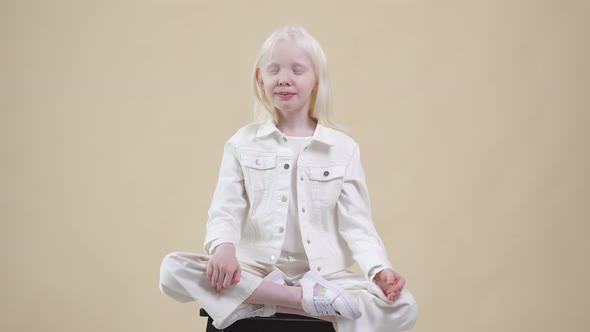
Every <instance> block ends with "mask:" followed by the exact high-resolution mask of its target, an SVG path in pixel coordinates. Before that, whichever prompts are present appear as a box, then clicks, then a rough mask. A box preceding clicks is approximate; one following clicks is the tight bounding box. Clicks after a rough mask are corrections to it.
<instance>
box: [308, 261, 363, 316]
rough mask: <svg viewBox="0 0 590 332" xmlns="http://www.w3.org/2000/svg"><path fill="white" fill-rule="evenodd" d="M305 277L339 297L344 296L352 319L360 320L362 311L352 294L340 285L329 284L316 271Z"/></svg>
mask: <svg viewBox="0 0 590 332" xmlns="http://www.w3.org/2000/svg"><path fill="white" fill-rule="evenodd" d="M305 275H306V276H307V277H308V278H309V279H311V280H313V281H315V282H317V283H318V284H320V285H322V286H324V287H326V288H328V289H330V290H331V291H334V292H336V293H337V294H338V296H339V297H340V296H342V298H343V299H344V303H345V306H346V307H347V308H346V309H348V312H349V314H350V318H351V319H358V318H360V317H361V316H362V314H361V312H360V310H359V309H358V306H357V304H356V302H355V301H354V298H353V297H352V296H350V294H348V292H347V291H346V289H344V288H342V287H340V286H339V285H336V284H335V283H332V282H329V281H328V280H326V279H324V277H322V276H321V275H320V274H319V273H317V272H315V271H311V270H310V271H308V272H307V273H306V274H305ZM341 315H342V313H341ZM342 317H345V316H342ZM346 318H349V317H346Z"/></svg>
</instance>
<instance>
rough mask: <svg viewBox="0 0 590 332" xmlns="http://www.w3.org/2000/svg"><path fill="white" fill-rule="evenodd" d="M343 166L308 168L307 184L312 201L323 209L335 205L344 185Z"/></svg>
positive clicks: (344, 168) (344, 167) (344, 169)
mask: <svg viewBox="0 0 590 332" xmlns="http://www.w3.org/2000/svg"><path fill="white" fill-rule="evenodd" d="M345 171H346V166H345V165H326V166H311V167H309V180H310V181H309V182H310V184H311V195H312V198H313V200H314V201H316V202H319V203H321V205H322V207H323V208H329V207H333V206H335V205H336V202H337V201H338V196H339V195H340V191H341V190H342V185H343V184H344V172H345Z"/></svg>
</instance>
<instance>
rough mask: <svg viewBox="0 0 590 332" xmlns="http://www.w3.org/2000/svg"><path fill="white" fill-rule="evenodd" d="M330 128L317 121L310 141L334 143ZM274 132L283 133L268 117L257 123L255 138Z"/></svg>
mask: <svg viewBox="0 0 590 332" xmlns="http://www.w3.org/2000/svg"><path fill="white" fill-rule="evenodd" d="M330 130H331V129H330V128H326V127H324V126H323V125H321V124H320V123H319V122H318V123H317V124H316V127H315V131H314V132H313V135H312V137H311V140H312V141H317V142H320V143H324V144H327V145H334V144H335V140H334V136H333V135H332V133H330ZM273 133H276V134H277V135H281V136H282V135H283V134H282V133H281V131H280V130H279V129H278V128H277V127H276V126H275V124H274V121H273V120H272V119H268V120H266V121H264V122H263V123H261V124H260V125H258V130H257V131H256V138H260V137H264V136H268V135H271V134H273Z"/></svg>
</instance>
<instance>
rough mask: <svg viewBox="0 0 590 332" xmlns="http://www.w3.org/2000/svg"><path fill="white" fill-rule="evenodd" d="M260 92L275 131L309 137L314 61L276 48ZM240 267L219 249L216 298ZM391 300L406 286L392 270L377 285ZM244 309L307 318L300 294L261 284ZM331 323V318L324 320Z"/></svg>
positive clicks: (210, 273) (213, 261) (288, 47)
mask: <svg viewBox="0 0 590 332" xmlns="http://www.w3.org/2000/svg"><path fill="white" fill-rule="evenodd" d="M256 78H257V81H258V84H260V87H261V88H262V89H264V92H265V95H266V96H267V98H268V100H269V102H270V103H271V105H272V106H273V107H274V108H275V109H276V110H277V114H278V118H279V119H278V122H277V125H276V126H277V128H278V129H279V130H280V131H281V132H283V133H285V134H286V135H289V136H301V137H305V136H311V135H312V134H313V132H314V130H315V126H316V121H315V120H314V119H312V118H310V117H309V104H310V100H311V95H312V92H314V91H316V90H317V88H318V82H317V78H316V76H315V73H314V71H313V64H312V62H311V59H310V58H309V56H308V55H307V53H305V52H304V51H302V50H301V49H299V48H298V47H297V46H296V44H295V43H294V42H292V41H288V40H282V41H279V42H277V43H276V45H275V47H274V48H273V52H272V54H271V55H270V57H269V59H268V61H267V62H266V63H264V64H261V66H260V68H258V69H257V71H256ZM241 272H242V271H241V268H240V264H239V262H238V260H237V258H236V253H235V246H234V245H233V244H232V243H222V244H220V245H218V246H217V247H216V248H215V250H214V252H213V254H212V255H211V258H210V260H209V263H208V265H207V271H206V274H207V278H208V279H209V281H210V282H211V287H212V288H214V289H215V290H216V291H217V292H221V291H222V290H223V289H225V288H228V287H231V286H233V285H235V284H237V283H238V282H240V275H241ZM373 282H375V283H376V284H377V285H378V286H379V288H381V290H382V291H383V293H384V294H385V296H386V297H387V299H389V300H390V301H395V300H397V299H398V298H399V296H400V294H401V291H402V289H403V288H404V285H405V283H406V280H405V278H404V277H403V276H401V275H400V274H399V273H397V272H395V271H394V270H392V269H389V268H388V269H385V270H382V271H380V272H379V273H377V274H376V275H375V278H374V279H373ZM245 303H255V304H274V305H276V306H277V312H282V313H290V314H298V315H304V316H307V315H308V314H307V313H305V312H304V311H303V307H302V300H301V288H300V287H297V286H285V285H279V284H276V283H273V282H271V281H267V280H263V281H262V283H261V284H260V286H258V288H257V289H256V290H255V291H254V292H253V293H252V295H251V296H250V297H249V298H247V299H246V301H245ZM320 318H322V319H325V320H329V321H333V319H334V318H333V317H320Z"/></svg>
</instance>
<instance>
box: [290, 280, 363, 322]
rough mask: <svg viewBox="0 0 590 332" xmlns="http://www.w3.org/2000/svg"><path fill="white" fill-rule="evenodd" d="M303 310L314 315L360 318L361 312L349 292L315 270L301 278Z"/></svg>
mask: <svg viewBox="0 0 590 332" xmlns="http://www.w3.org/2000/svg"><path fill="white" fill-rule="evenodd" d="M299 284H300V285H301V292H302V304H303V310H304V311H305V312H307V313H308V314H311V315H313V316H339V317H344V318H349V319H358V318H360V317H361V315H362V314H361V312H360V310H359V308H358V306H357V304H356V302H355V300H354V298H353V297H352V296H350V294H348V292H347V291H346V290H345V289H344V288H342V287H340V286H338V285H336V284H334V283H331V282H329V281H327V280H326V279H324V278H322V276H321V275H319V274H318V273H317V272H315V271H308V272H307V273H306V274H305V275H304V276H303V277H302V278H301V280H299Z"/></svg>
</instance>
